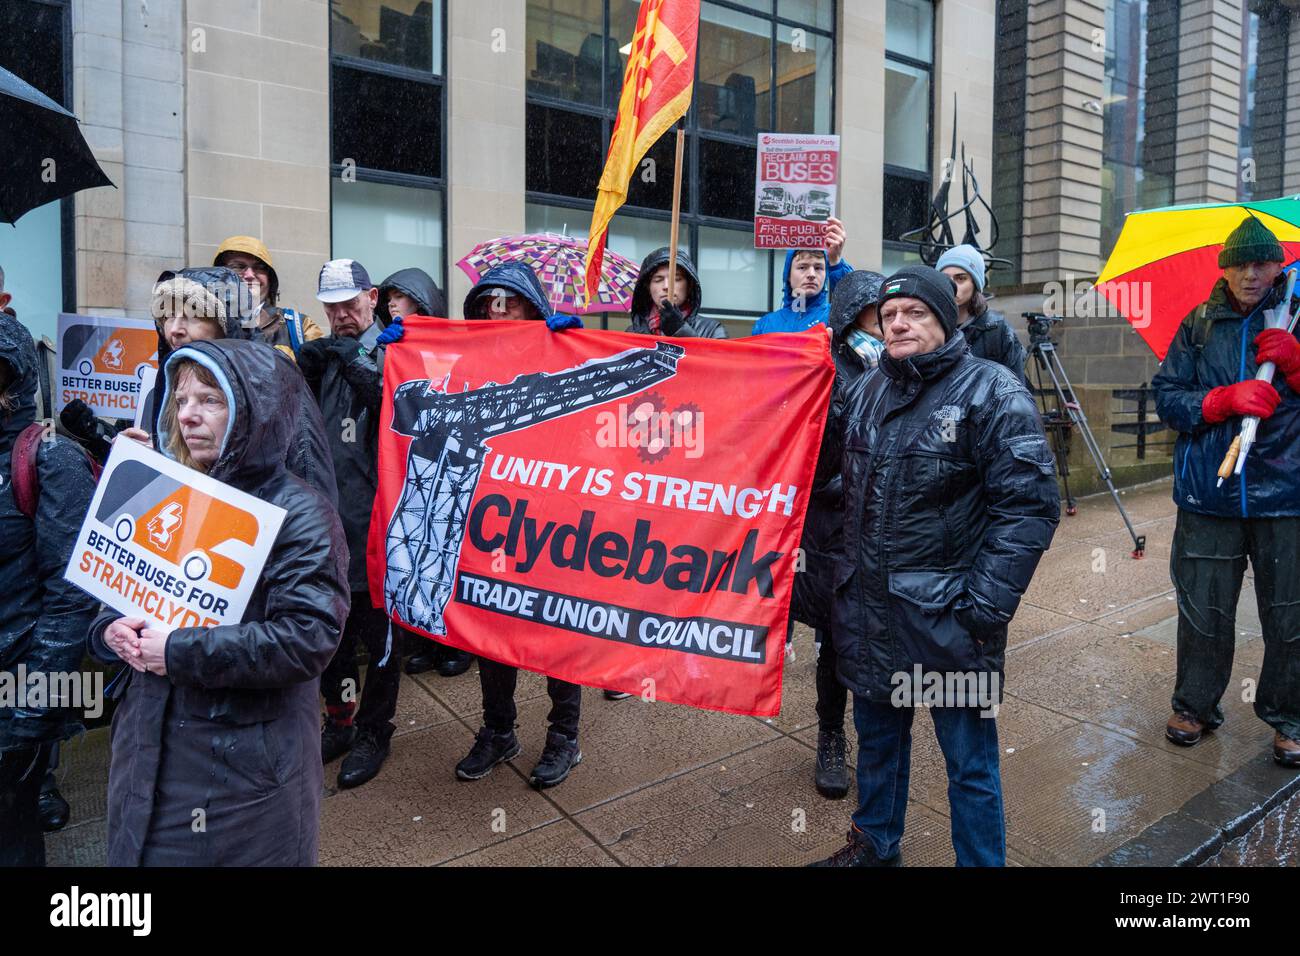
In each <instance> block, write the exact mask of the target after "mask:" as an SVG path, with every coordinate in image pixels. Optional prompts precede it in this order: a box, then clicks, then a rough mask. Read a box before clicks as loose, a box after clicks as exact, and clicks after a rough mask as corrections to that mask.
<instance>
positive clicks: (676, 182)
mask: <svg viewBox="0 0 1300 956" xmlns="http://www.w3.org/2000/svg"><path fill="white" fill-rule="evenodd" d="M685 145H686V129H685V127H683V126H682V124H680V123H678V124H677V158H676V160H675V168H674V169H673V222H672V228H671V229H670V230H669V232H668V301H669V302H672V301H673V296H674V295H675V294H676V292H677V231H678V225H679V221H680V219H681V214H682V151H683V149H684V148H685Z"/></svg>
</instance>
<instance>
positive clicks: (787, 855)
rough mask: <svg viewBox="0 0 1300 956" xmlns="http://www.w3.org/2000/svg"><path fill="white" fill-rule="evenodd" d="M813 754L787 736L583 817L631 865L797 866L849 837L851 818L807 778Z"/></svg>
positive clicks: (579, 817)
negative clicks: (846, 834)
mask: <svg viewBox="0 0 1300 956" xmlns="http://www.w3.org/2000/svg"><path fill="white" fill-rule="evenodd" d="M807 760H808V748H807V747H806V746H804V745H803V744H800V743H799V742H797V741H794V740H791V739H789V738H787V737H780V738H777V739H775V740H770V741H768V742H766V743H763V744H761V745H759V746H756V747H752V748H751V749H749V750H746V751H744V752H743V753H740V754H736V755H733V756H730V757H727V758H725V759H721V760H717V761H714V762H712V763H710V764H707V765H705V766H702V767H698V768H696V769H694V770H692V771H690V772H689V773H685V774H682V775H680V776H677V777H673V778H670V779H668V780H664V781H661V782H659V783H656V784H654V785H652V786H649V787H646V788H644V789H642V790H639V791H637V792H636V793H633V794H630V795H628V796H625V797H622V798H620V799H618V800H614V801H610V802H607V803H604V804H602V805H600V806H598V807H595V808H594V809H590V810H587V811H585V812H582V813H579V814H577V816H576V817H575V819H576V820H577V821H578V822H579V823H580V824H581V825H582V826H583V827H584V828H585V829H586V830H587V831H588V832H590V833H591V834H592V835H593V836H594V837H595V838H596V839H597V840H598V841H600V843H601V845H602V846H604V847H605V848H606V849H608V850H609V851H610V852H611V853H613V854H614V855H615V856H616V857H618V859H619V860H621V861H622V862H624V863H627V864H629V865H656V866H657V865H674V864H683V865H685V864H694V865H711V864H718V865H721V864H725V865H731V866H745V865H751V866H752V865H764V864H768V865H770V864H776V865H799V864H802V863H806V862H809V861H811V860H813V859H818V858H819V857H820V856H824V855H827V854H829V853H830V852H832V851H833V850H834V849H836V847H838V846H839V845H840V844H841V843H843V841H844V834H845V833H847V832H848V822H849V810H848V808H847V806H846V804H845V803H844V802H842V801H828V800H825V799H823V798H822V797H820V796H819V795H818V794H817V793H816V792H815V791H813V790H812V788H811V786H809V785H808V780H807Z"/></svg>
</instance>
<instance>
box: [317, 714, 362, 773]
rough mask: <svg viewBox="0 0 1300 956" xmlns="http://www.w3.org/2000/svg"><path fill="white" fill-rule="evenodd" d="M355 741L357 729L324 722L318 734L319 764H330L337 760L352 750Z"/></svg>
mask: <svg viewBox="0 0 1300 956" xmlns="http://www.w3.org/2000/svg"><path fill="white" fill-rule="evenodd" d="M356 739H357V728H356V727H354V726H352V725H351V724H348V725H346V726H344V725H343V724H336V723H335V722H334V721H332V720H328V719H327V720H326V721H325V726H324V727H323V728H322V729H321V732H320V762H321V763H330V762H332V761H335V760H338V759H339V758H340V757H342V756H343V755H344V754H345V753H347V752H348V751H349V750H351V749H352V745H353V744H354V743H355V742H356Z"/></svg>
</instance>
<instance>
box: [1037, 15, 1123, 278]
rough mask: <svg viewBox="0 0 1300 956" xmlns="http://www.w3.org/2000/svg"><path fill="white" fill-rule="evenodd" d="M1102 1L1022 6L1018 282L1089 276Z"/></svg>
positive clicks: (1092, 268) (1097, 238)
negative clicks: (1024, 64)
mask: <svg viewBox="0 0 1300 956" xmlns="http://www.w3.org/2000/svg"><path fill="white" fill-rule="evenodd" d="M1104 28H1105V5H1104V0H1047V2H1043V3H1034V4H1031V5H1030V7H1029V53H1028V61H1029V63H1028V97H1027V99H1028V103H1027V111H1026V117H1025V187H1024V199H1025V204H1024V218H1023V229H1024V239H1023V246H1022V256H1021V281H1022V282H1023V283H1025V284H1027V285H1028V284H1035V283H1043V282H1048V281H1052V280H1054V279H1058V278H1060V277H1061V276H1063V275H1067V274H1074V275H1081V276H1083V275H1096V273H1097V270H1098V268H1099V262H1098V260H1099V257H1100V254H1101V249H1100V246H1101V226H1100V217H1101V157H1102V122H1101V95H1102V77H1103V72H1104V60H1103V56H1104V53H1103V51H1102V49H1098V47H1102V48H1103V49H1104V44H1103V43H1102V42H1101V38H1102V37H1103V32H1102V31H1103V30H1104Z"/></svg>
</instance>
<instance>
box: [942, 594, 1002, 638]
mask: <svg viewBox="0 0 1300 956" xmlns="http://www.w3.org/2000/svg"><path fill="white" fill-rule="evenodd" d="M953 615H954V616H955V617H956V618H957V623H958V624H960V625H961V626H962V627H963V628H965V629H966V633H967V634H969V635H970V636H971V637H973V638H974V639H975V640H977V641H979V642H980V643H981V644H983V643H984V642H985V641H986V640H988V638H989V637H990V636H991V635H992V634H993V633H994V632H995V631H997V629H998V627H999V626H1000V625H999V624H998V623H997V622H996V621H990V620H989V619H988V618H987V617H986V616H985V615H984V614H982V613H980V611H979V609H978V608H977V607H976V605H975V601H974V599H973V598H971V597H970V595H965V596H963V597H961V598H959V599H958V601H957V604H956V606H955V607H954V608H953Z"/></svg>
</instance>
